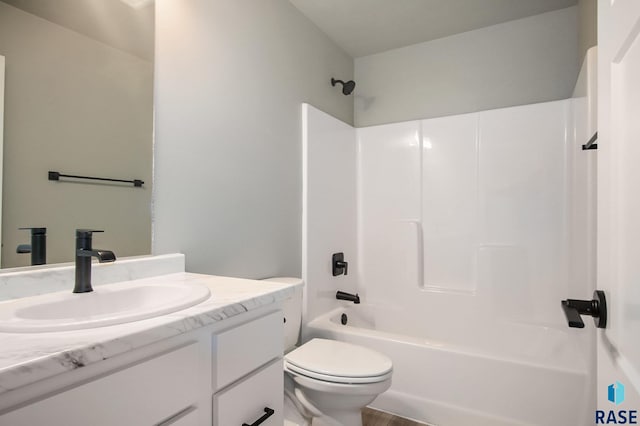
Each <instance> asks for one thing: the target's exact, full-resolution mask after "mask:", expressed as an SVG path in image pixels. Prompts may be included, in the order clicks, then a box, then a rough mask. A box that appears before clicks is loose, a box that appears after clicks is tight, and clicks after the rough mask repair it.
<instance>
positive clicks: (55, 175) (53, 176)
mask: <svg viewBox="0 0 640 426" xmlns="http://www.w3.org/2000/svg"><path fill="white" fill-rule="evenodd" d="M61 177H65V178H73V179H89V180H100V181H106V182H122V183H131V184H133V186H135V187H137V188H141V187H142V185H144V181H142V180H140V179H133V180H124V179H111V178H100V177H93V176H78V175H66V174H62V173H60V172H52V171H49V180H60V178H61Z"/></svg>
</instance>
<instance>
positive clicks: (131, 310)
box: [0, 282, 210, 333]
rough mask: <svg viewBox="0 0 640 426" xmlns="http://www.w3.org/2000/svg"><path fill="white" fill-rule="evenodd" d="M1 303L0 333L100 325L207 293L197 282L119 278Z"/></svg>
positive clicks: (163, 310)
mask: <svg viewBox="0 0 640 426" xmlns="http://www.w3.org/2000/svg"><path fill="white" fill-rule="evenodd" d="M72 287H73V286H70V288H69V291H64V292H57V293H50V294H43V295H41V296H34V297H26V298H24V299H17V300H10V301H6V302H2V303H0V332H9V333H39V332H44V331H65V330H78V329H82V328H94V327H104V326H107V325H114V324H122V323H126V322H132V321H138V320H142V319H146V318H152V317H156V316H158V315H164V314H168V313H171V312H175V311H179V310H181V309H185V308H188V307H190V306H193V305H196V304H198V303H200V302H202V301H204V300H206V299H208V298H209V295H210V292H209V289H208V288H207V287H205V286H202V285H190V284H184V283H180V284H168V283H158V284H153V283H147V284H132V283H126V282H125V283H118V284H110V285H102V286H97V287H94V289H93V292H91V293H80V294H74V293H72V292H71V288H72Z"/></svg>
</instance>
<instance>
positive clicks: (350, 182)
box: [302, 104, 358, 318]
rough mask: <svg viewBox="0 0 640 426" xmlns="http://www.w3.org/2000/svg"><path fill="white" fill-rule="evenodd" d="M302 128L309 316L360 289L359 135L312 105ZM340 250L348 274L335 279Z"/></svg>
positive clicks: (304, 252)
mask: <svg viewBox="0 0 640 426" xmlns="http://www.w3.org/2000/svg"><path fill="white" fill-rule="evenodd" d="M302 126H303V144H302V145H303V147H302V155H303V161H302V163H303V166H302V167H303V193H302V198H303V212H302V217H303V219H302V227H303V229H302V247H303V250H302V278H303V279H304V281H305V283H306V287H305V292H304V294H305V299H306V303H305V304H304V306H305V308H304V317H305V318H315V317H316V316H318V315H320V314H322V313H325V312H327V311H329V310H331V309H334V308H335V306H336V291H337V290H342V291H346V292H351V293H355V292H356V291H357V285H356V283H357V282H358V273H357V268H355V266H356V263H357V262H356V260H357V257H358V247H357V240H356V233H357V224H356V217H357V216H356V207H357V206H356V145H355V143H354V140H355V137H356V136H355V129H354V128H353V127H351V126H350V125H348V124H346V123H344V122H342V121H340V120H338V119H337V118H335V117H332V116H330V115H329V114H326V113H324V112H322V111H320V110H319V109H317V108H314V107H312V106H311V105H307V104H303V105H302ZM339 252H342V253H344V256H345V260H346V261H347V262H349V268H348V275H340V276H337V277H334V276H333V275H332V268H331V256H332V254H333V253H339Z"/></svg>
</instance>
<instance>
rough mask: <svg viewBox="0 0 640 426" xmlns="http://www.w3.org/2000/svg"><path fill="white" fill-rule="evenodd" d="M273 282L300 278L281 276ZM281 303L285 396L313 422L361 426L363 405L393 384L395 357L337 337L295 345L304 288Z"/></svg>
mask: <svg viewBox="0 0 640 426" xmlns="http://www.w3.org/2000/svg"><path fill="white" fill-rule="evenodd" d="M269 281H277V282H285V283H290V284H294V283H301V282H302V280H300V279H299V278H281V277H280V278H270V279H269ZM283 307H284V316H285V321H286V322H285V342H284V344H285V348H284V349H285V357H284V371H285V393H286V394H287V395H286V396H287V397H289V398H291V402H292V404H293V405H295V407H296V408H297V410H298V411H299V412H301V413H302V417H306V418H312V425H313V426H329V425H331V426H362V417H361V416H362V415H361V410H362V408H364V407H365V406H366V405H367V404H369V403H370V402H372V401H373V400H374V399H375V398H376V397H377V396H378V395H379V394H381V393H382V392H384V391H386V390H387V389H389V387H390V386H391V375H392V372H393V364H392V362H391V360H390V359H389V358H388V357H386V356H385V355H383V354H380V353H378V352H375V351H373V350H371V349H368V348H365V347H362V346H358V345H353V344H350V343H345V342H339V341H336V340H327V339H312V340H310V341H309V342H307V343H305V344H303V345H302V346H300V347H298V348H296V347H295V344H296V343H297V341H298V336H299V334H300V327H301V322H302V287H298V291H297V292H296V294H295V295H294V297H293V298H291V299H288V300H286V301H285V302H284V303H283ZM285 405H286V404H285Z"/></svg>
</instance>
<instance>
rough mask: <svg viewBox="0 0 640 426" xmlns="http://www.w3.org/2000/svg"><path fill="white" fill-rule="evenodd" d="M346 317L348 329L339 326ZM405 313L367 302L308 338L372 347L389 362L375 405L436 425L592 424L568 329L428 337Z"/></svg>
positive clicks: (309, 329) (329, 317)
mask: <svg viewBox="0 0 640 426" xmlns="http://www.w3.org/2000/svg"><path fill="white" fill-rule="evenodd" d="M343 315H344V316H346V317H344V318H345V319H346V325H343V324H342V320H343ZM411 324H412V322H411V321H408V320H407V318H406V313H405V314H404V318H403V312H402V311H399V310H398V311H394V312H392V311H389V310H388V309H387V308H385V307H378V306H370V305H366V304H361V305H351V306H349V307H345V308H339V309H336V310H333V311H331V312H329V313H327V314H325V315H322V316H320V317H318V318H316V319H314V320H312V321H310V322H309V323H308V324H306V327H305V338H312V337H324V338H329V339H336V340H341V341H346V342H351V343H355V344H359V345H363V346H366V347H369V348H371V349H374V350H377V351H379V352H381V353H384V354H385V355H387V356H389V357H390V358H391V359H392V360H393V364H394V373H393V383H392V385H391V388H390V389H389V390H388V391H387V392H385V393H384V394H382V395H380V396H379V397H378V398H377V399H376V400H375V401H374V402H373V404H372V407H374V408H377V409H380V410H384V411H388V412H391V413H395V414H398V415H401V416H403V417H408V418H412V419H415V420H418V421H421V422H425V423H428V424H431V425H440V426H467V425H468V426H485V425H486V426H516V425H548V426H574V425H576V426H583V425H587V424H593V422H592V421H591V420H592V415H593V412H591V411H590V409H591V408H592V401H591V400H590V398H591V390H590V389H591V388H592V386H593V383H591V382H590V380H591V379H590V376H589V374H588V371H589V368H590V365H589V362H590V361H589V359H588V357H587V356H585V354H583V353H581V352H582V351H580V350H579V348H580V345H577V344H576V345H570V344H569V345H568V344H567V339H572V338H574V335H572V334H571V333H569V332H568V331H567V330H562V329H554V328H550V327H541V326H532V325H526V324H514V323H508V322H505V323H502V324H501V323H493V324H491V326H490V327H489V326H486V325H484V324H482V321H471V322H470V323H468V324H466V325H465V326H464V327H459V330H458V332H456V330H455V328H456V327H449V325H447V326H446V327H443V326H442V323H440V324H436V325H438V326H439V327H434V329H442V328H446V329H448V330H449V331H450V333H449V335H448V336H447V337H446V339H445V338H444V336H437V335H436V333H434V335H436V337H429V336H427V335H425V334H428V333H429V328H424V327H423V328H422V329H420V327H417V328H416V327H412V326H411Z"/></svg>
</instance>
